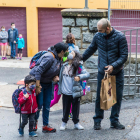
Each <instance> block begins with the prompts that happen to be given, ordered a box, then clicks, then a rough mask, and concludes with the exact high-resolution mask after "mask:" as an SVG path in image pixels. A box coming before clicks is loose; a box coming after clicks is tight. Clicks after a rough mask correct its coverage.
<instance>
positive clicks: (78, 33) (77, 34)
mask: <svg viewBox="0 0 140 140" xmlns="http://www.w3.org/2000/svg"><path fill="white" fill-rule="evenodd" d="M71 33H72V34H73V35H74V36H75V39H81V28H79V27H75V28H74V27H73V28H71Z"/></svg>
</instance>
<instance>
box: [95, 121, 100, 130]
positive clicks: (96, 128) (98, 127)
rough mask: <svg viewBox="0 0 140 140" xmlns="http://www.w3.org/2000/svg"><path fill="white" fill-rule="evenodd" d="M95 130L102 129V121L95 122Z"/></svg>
mask: <svg viewBox="0 0 140 140" xmlns="http://www.w3.org/2000/svg"><path fill="white" fill-rule="evenodd" d="M94 130H101V122H94Z"/></svg>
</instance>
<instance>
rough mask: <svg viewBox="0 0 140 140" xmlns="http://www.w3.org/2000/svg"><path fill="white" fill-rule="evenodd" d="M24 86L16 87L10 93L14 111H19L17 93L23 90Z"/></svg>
mask: <svg viewBox="0 0 140 140" xmlns="http://www.w3.org/2000/svg"><path fill="white" fill-rule="evenodd" d="M24 89H25V87H22V88H20V89H19V87H18V89H16V90H15V91H14V93H13V95H12V103H13V106H14V108H15V113H21V106H20V104H19V103H18V97H19V94H20V92H21V91H24Z"/></svg>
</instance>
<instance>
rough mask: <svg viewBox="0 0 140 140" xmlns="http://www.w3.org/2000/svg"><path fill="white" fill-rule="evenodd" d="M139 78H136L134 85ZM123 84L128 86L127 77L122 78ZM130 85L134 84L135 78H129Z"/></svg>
mask: <svg viewBox="0 0 140 140" xmlns="http://www.w3.org/2000/svg"><path fill="white" fill-rule="evenodd" d="M138 80H139V78H138V77H136V83H137V82H138ZM124 84H129V77H125V78H124ZM130 84H135V78H133V77H131V78H130Z"/></svg>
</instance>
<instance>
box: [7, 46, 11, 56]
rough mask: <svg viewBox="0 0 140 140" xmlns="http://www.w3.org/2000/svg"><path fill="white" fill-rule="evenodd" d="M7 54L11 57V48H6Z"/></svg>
mask: <svg viewBox="0 0 140 140" xmlns="http://www.w3.org/2000/svg"><path fill="white" fill-rule="evenodd" d="M6 54H7V55H11V46H7V48H6Z"/></svg>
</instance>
